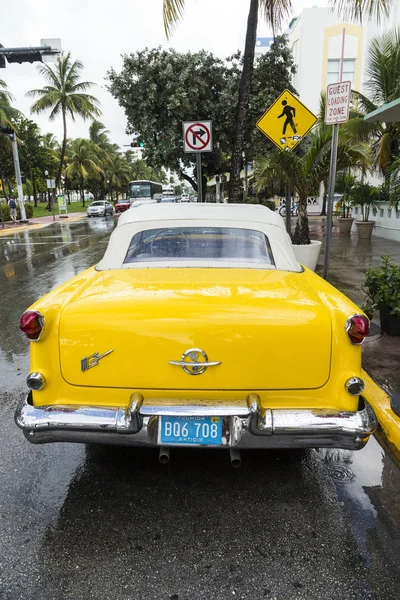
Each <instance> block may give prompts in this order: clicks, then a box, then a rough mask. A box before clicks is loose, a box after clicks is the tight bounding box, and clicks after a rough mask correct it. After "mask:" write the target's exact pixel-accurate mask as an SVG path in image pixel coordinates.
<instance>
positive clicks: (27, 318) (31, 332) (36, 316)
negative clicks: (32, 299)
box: [19, 310, 44, 341]
mask: <svg viewBox="0 0 400 600" xmlns="http://www.w3.org/2000/svg"><path fill="white" fill-rule="evenodd" d="M19 327H20V329H21V331H23V332H24V333H25V335H26V337H27V338H28V340H32V341H37V340H38V339H39V338H40V335H41V333H42V330H43V327H44V318H43V315H42V314H41V313H40V312H38V311H37V310H27V311H26V312H24V314H23V315H22V317H21V319H20V322H19Z"/></svg>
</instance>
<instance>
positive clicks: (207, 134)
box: [183, 121, 212, 202]
mask: <svg viewBox="0 0 400 600" xmlns="http://www.w3.org/2000/svg"><path fill="white" fill-rule="evenodd" d="M183 143H184V149H185V152H194V153H195V154H196V167H197V195H198V199H199V200H200V202H202V201H203V189H202V188H203V184H202V179H201V178H202V173H201V153H202V152H212V122H211V121H189V122H187V123H184V124H183Z"/></svg>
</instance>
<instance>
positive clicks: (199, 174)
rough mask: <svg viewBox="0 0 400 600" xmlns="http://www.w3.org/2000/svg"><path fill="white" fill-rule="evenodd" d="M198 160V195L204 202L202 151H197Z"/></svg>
mask: <svg viewBox="0 0 400 600" xmlns="http://www.w3.org/2000/svg"><path fill="white" fill-rule="evenodd" d="M196 162H197V195H198V199H197V201H199V200H200V202H203V182H202V180H201V152H197V153H196Z"/></svg>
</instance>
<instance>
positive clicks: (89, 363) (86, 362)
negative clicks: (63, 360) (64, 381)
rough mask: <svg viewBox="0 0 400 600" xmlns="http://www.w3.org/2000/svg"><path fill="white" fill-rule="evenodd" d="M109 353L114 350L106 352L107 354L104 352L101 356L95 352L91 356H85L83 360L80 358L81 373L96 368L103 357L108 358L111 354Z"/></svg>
mask: <svg viewBox="0 0 400 600" xmlns="http://www.w3.org/2000/svg"><path fill="white" fill-rule="evenodd" d="M111 352H114V350H108V351H107V352H104V353H103V354H99V353H98V352H95V353H94V354H91V355H90V356H85V358H82V359H81V371H82V373H84V372H85V371H87V370H88V369H91V368H92V367H97V365H98V364H99V362H100V361H101V359H102V358H104V357H105V356H108V355H109V354H111Z"/></svg>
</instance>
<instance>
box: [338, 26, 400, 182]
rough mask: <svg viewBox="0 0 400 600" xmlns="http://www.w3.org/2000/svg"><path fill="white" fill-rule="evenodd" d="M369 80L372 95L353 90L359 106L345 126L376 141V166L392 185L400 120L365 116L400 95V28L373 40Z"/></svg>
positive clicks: (398, 150)
mask: <svg viewBox="0 0 400 600" xmlns="http://www.w3.org/2000/svg"><path fill="white" fill-rule="evenodd" d="M366 79H367V82H366V84H365V86H366V88H367V90H368V97H367V96H365V95H363V94H361V93H360V92H355V91H353V101H354V104H355V107H356V108H355V110H354V111H353V113H352V115H350V116H351V117H352V118H351V119H350V120H349V121H348V123H347V124H346V125H344V126H342V129H344V130H345V131H347V133H348V134H349V135H350V136H353V137H356V138H358V139H362V140H365V141H370V140H372V147H373V151H374V157H375V166H376V168H378V169H379V170H380V172H381V173H382V175H383V176H384V178H385V184H386V185H388V184H389V179H390V168H391V165H392V163H393V161H394V160H395V159H396V157H399V156H400V149H399V138H400V123H367V122H366V121H364V116H365V115H366V114H367V113H370V112H372V111H374V110H376V109H377V108H379V107H380V106H382V105H383V104H387V103H388V102H392V101H393V100H396V99H397V98H399V96H400V29H394V30H391V31H389V32H388V33H387V34H385V35H384V36H381V37H376V38H374V39H373V40H372V42H371V46H370V48H369V50H368V62H367V68H366Z"/></svg>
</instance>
